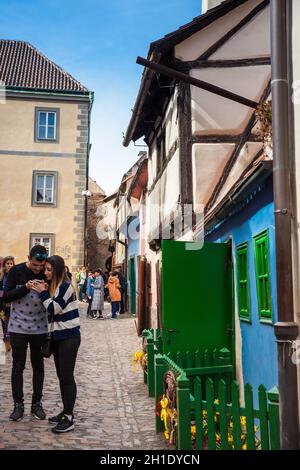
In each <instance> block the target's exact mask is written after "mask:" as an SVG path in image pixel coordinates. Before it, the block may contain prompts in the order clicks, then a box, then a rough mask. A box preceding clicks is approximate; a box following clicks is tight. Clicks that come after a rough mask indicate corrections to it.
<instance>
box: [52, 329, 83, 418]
mask: <svg viewBox="0 0 300 470" xmlns="http://www.w3.org/2000/svg"><path fill="white" fill-rule="evenodd" d="M79 346H80V336H74V337H73V338H68V339H64V340H62V341H54V344H53V355H54V362H55V367H56V373H57V377H58V379H59V385H60V393H61V398H62V402H63V405H64V409H63V413H65V414H67V415H71V414H73V408H74V405H75V400H76V392H77V389H76V383H75V379H74V368H75V362H76V357H77V352H78V348H79Z"/></svg>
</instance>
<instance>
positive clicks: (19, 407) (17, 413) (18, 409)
mask: <svg viewBox="0 0 300 470" xmlns="http://www.w3.org/2000/svg"><path fill="white" fill-rule="evenodd" d="M23 416H24V405H23V403H15V406H14V410H13V412H12V413H11V415H10V417H9V419H10V420H11V421H19V420H20V419H22V418H23Z"/></svg>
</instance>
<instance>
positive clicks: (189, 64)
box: [170, 57, 271, 72]
mask: <svg viewBox="0 0 300 470" xmlns="http://www.w3.org/2000/svg"><path fill="white" fill-rule="evenodd" d="M170 65H171V66H172V67H174V69H176V70H178V71H180V72H189V71H190V70H192V69H209V68H212V69H214V68H234V67H255V66H260V65H271V57H252V58H249V59H226V60H203V59H197V60H190V61H186V62H184V61H182V60H179V59H173V60H172V62H171V64H170Z"/></svg>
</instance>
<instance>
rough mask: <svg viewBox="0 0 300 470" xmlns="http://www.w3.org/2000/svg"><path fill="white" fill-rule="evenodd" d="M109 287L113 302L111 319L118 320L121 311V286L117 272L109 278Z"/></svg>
mask: <svg viewBox="0 0 300 470" xmlns="http://www.w3.org/2000/svg"><path fill="white" fill-rule="evenodd" d="M107 286H108V290H109V297H110V300H111V318H117V313H118V312H119V311H120V301H121V290H120V288H121V285H120V281H119V278H118V273H117V272H113V273H112V275H111V276H109V279H108V284H107Z"/></svg>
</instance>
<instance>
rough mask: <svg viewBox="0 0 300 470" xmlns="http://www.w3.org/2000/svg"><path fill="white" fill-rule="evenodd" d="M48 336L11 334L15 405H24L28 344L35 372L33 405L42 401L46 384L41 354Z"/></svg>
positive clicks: (12, 382)
mask: <svg viewBox="0 0 300 470" xmlns="http://www.w3.org/2000/svg"><path fill="white" fill-rule="evenodd" d="M46 337H47V335H45V334H43V335H26V334H24V335H23V334H20V333H10V342H11V347H12V357H13V366H12V373H11V386H12V394H13V399H14V402H15V403H23V399H24V394H23V371H24V369H25V363H26V354H27V348H28V344H29V347H30V359H31V365H32V370H33V377H32V384H33V394H32V403H36V402H37V401H40V400H41V398H42V394H43V384H44V359H43V356H42V352H41V347H42V344H43V343H44V341H45V339H46Z"/></svg>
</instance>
